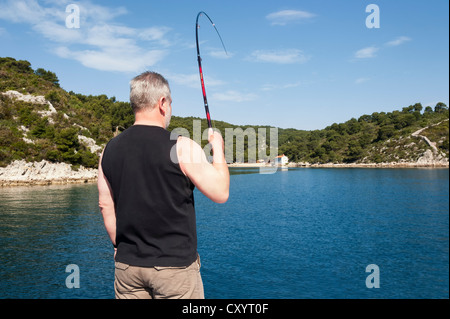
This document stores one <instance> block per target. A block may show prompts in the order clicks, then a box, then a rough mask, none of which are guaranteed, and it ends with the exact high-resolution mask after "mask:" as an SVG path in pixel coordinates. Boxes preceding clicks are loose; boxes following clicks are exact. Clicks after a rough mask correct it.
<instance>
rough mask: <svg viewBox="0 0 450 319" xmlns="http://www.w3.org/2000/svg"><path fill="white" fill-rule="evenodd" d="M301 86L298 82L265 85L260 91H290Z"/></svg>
mask: <svg viewBox="0 0 450 319" xmlns="http://www.w3.org/2000/svg"><path fill="white" fill-rule="evenodd" d="M300 85H302V83H301V82H300V81H298V82H294V83H287V84H265V85H263V87H262V88H261V90H262V91H273V90H282V89H291V88H296V87H299V86H300Z"/></svg>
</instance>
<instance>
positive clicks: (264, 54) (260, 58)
mask: <svg viewBox="0 0 450 319" xmlns="http://www.w3.org/2000/svg"><path fill="white" fill-rule="evenodd" d="M247 60H249V61H253V62H269V63H277V64H293V63H305V62H306V61H308V60H309V57H308V56H306V55H305V54H303V52H302V51H301V50H297V49H289V50H278V51H276V50H256V51H253V52H252V54H251V55H250V56H249V57H248V58H247Z"/></svg>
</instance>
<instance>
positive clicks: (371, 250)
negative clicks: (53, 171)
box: [0, 168, 449, 299]
mask: <svg viewBox="0 0 450 319" xmlns="http://www.w3.org/2000/svg"><path fill="white" fill-rule="evenodd" d="M258 172H259V170H258V169H237V168H236V169H231V174H232V175H231V188H230V198H229V200H228V202H227V203H226V204H215V203H212V202H210V201H209V200H208V199H206V198H205V197H204V196H203V195H202V194H201V193H199V192H197V191H196V194H195V199H196V211H197V225H198V226H197V232H198V243H199V244H198V251H199V254H200V256H201V263H202V268H201V272H202V277H203V283H204V287H205V295H206V298H214V299H265V298H270V299H310V298H314V299H333V298H352V299H353V298H356V299H369V298H370V299H371V298H375V299H378V298H383V299H386V298H389V299H391V298H392V299H397V298H407V299H408V298H414V299H417V298H427V299H429V298H433V299H434V298H437V299H440V298H449V170H448V169H359V168H351V169H350V168H349V169H346V168H338V169H337V168H293V169H289V170H279V171H278V172H277V173H275V174H258ZM97 195H98V193H97V188H96V185H95V184H85V185H53V186H40V187H14V188H0V258H1V259H0V260H1V267H0V298H20V299H22V298H33V299H34V298H40V299H47V298H58V299H66V298H95V299H97V298H102V299H103V298H107V299H109V298H114V289H113V282H114V262H113V249H112V245H111V243H110V242H109V239H108V236H107V234H106V231H105V229H104V226H103V220H102V217H101V214H100V212H99V209H98V204H97V203H98V197H97ZM69 265H72V266H70V267H72V268H70V267H69V268H67V266H69ZM73 265H75V267H76V269H77V270H76V271H75V270H73V269H74V268H73ZM368 266H369V267H368ZM374 267H375V268H374ZM374 269H376V271H375V270H374ZM74 275H79V276H78V277H77V282H78V283H79V288H68V285H66V281H67V280H69V282H72V283H74V282H75V279H74V280H73V281H71V280H72V279H73V278H74V277H73V276H74ZM375 283H377V284H376V285H375ZM69 286H70V285H69ZM374 286H375V287H374Z"/></svg>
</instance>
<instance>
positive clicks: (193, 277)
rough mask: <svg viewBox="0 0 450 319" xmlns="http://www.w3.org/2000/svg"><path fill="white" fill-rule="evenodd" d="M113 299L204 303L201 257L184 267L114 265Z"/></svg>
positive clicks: (118, 263)
mask: <svg viewBox="0 0 450 319" xmlns="http://www.w3.org/2000/svg"><path fill="white" fill-rule="evenodd" d="M115 266H116V270H115V280H114V291H115V294H116V299H204V298H205V296H204V291H203V282H202V278H201V275H200V257H198V258H197V260H196V261H194V262H193V263H192V264H191V265H190V266H187V267H157V266H155V267H136V266H130V265H127V264H124V263H120V262H116V263H115Z"/></svg>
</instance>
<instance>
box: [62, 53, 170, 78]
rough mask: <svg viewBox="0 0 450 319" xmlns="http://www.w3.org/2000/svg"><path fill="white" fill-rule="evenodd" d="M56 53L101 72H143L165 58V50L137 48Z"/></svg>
mask: <svg viewBox="0 0 450 319" xmlns="http://www.w3.org/2000/svg"><path fill="white" fill-rule="evenodd" d="M55 53H56V54H57V55H58V56H60V57H62V58H68V59H73V60H76V61H79V62H80V63H81V64H82V65H84V66H85V67H88V68H93V69H97V70H101V71H118V72H134V73H138V72H142V71H144V70H145V69H146V67H149V66H152V65H154V64H156V63H157V62H159V61H160V60H162V59H163V58H164V56H165V54H166V53H165V51H163V50H151V51H143V50H142V49H140V48H138V47H135V48H134V49H130V48H126V47H125V48H122V49H118V48H107V49H103V50H77V51H74V50H70V49H69V48H67V47H59V48H58V49H57V50H56V51H55Z"/></svg>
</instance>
